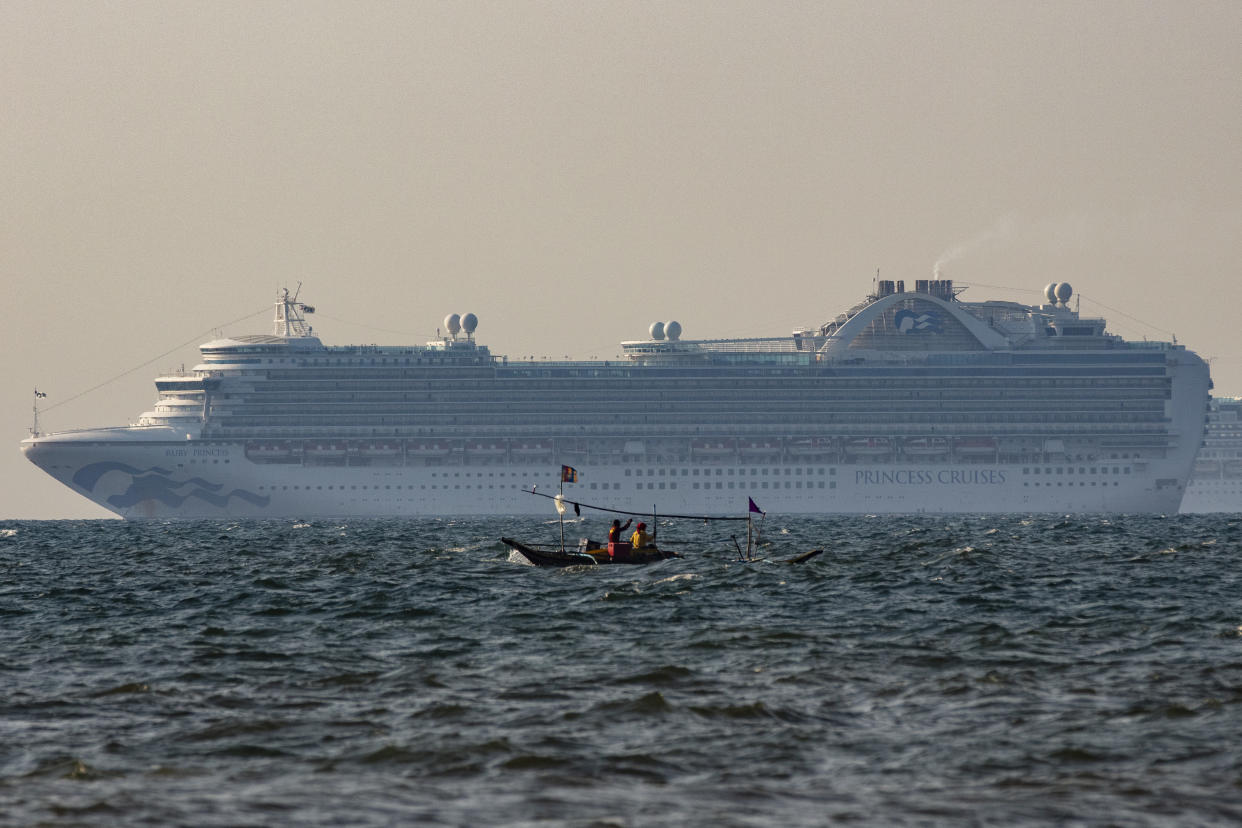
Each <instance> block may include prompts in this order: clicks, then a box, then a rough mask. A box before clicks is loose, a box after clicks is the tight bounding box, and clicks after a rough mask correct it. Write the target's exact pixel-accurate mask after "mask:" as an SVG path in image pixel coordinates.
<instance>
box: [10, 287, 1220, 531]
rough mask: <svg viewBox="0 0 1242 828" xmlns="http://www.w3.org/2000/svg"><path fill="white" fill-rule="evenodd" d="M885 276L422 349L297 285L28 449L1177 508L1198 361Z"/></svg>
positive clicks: (487, 483)
mask: <svg viewBox="0 0 1242 828" xmlns="http://www.w3.org/2000/svg"><path fill="white" fill-rule="evenodd" d="M959 293H960V291H959V290H957V289H955V288H954V286H953V284H952V282H951V281H948V280H919V281H917V282H915V283H914V289H913V290H910V291H907V290H906V289H905V285H904V283H902V282H892V281H878V282H877V283H876V289H875V290H874V291H873V292H872V293H871V295H869V296H868V297H866V299H865V301H863V302H861V303H860V304H858V305H857V306H855V307H853V308H851V309H850V310H849V311H847V312H846V313H843V314H841V315H839V316H837V317H835V318H834V319H833V320H831V321H829V322H827V323H825V324H823V325H822V326H819V327H815V328H806V329H801V330H798V331H795V332H793V334H792V335H790V336H785V337H774V338H755V339H727V340H721V339H716V340H712V339H702V340H693V339H685V338H683V336H682V330H681V326H680V325H679V324H678V323H676V322H668V323H656V324H654V325H652V326H651V329H650V331H649V336H648V337H647V338H645V339H641V340H635V341H630V342H624V343H622V352H623V358H622V359H619V360H608V361H598V360H595V361H570V360H566V361H537V362H535V361H521V362H519V361H512V360H509V359H507V358H504V357H498V356H494V355H493V354H492V353H491V352H490V351H489V349H488V348H487V347H486V346H484V345H481V344H479V343H478V342H477V341H476V339H475V332H476V329H477V325H478V320H477V318H475V316H474V315H473V314H466V315H465V316H464V317H459V316H458V315H456V314H453V315H451V316H450V317H449V318H447V319H446V320H445V327H446V329H447V333H446V334H445V335H443V336H439V337H438V338H437V339H435V340H433V341H431V342H428V343H427V344H425V345H421V346H325V345H324V344H323V343H322V342H321V341H320V340H319V338H318V337H316V336H315V335H314V332H313V331H312V330H311V328H310V327H309V326H308V325H307V324H306V322H305V316H304V314H305V313H307V312H310V311H312V310H313V309H312V308H310V307H308V306H307V305H305V304H304V303H300V302H298V301H297V297H296V296H291V295H290V294H289V293H288V291H285V292H283V293H282V295H281V296H280V298H279V299H278V301H277V303H276V324H275V328H274V331H273V333H272V334H271V335H258V336H237V337H230V338H226V339H219V340H215V341H212V342H208V343H205V344H204V345H202V346H201V348H200V350H201V354H202V361H201V362H200V364H198V365H197V366H195V367H194V369H193V370H192V371H190V372H184V373H179V374H174V375H168V376H163V377H159V378H158V379H157V380H156V387H157V390H158V394H159V397H158V400H157V403H156V405H155V407H154V408H153V410H151V411H148V412H146V413H144V414H143V415H142V416H141V417H140V418H139V420H138V422H137V423H136V424H135V425H132V426H128V427H124V428H111V429H91V430H85V431H74V432H62V433H57V434H48V435H37V436H32V437H31V438H30V439H27V440H25V441H24V442H23V444H22V450H23V451H24V452H25V453H26V455H27V457H28V458H29V459H30V460H31V461H32V462H34V463H35V464H36V465H38V466H40V467H41V468H43V469H44V470H45V471H47V472H48V473H49V474H51V475H53V476H54V477H56V478H57V479H59V480H61V481H62V482H64V483H65V484H66V485H68V486H70V487H71V488H73V489H74V490H75V491H78V492H80V493H81V494H83V495H85V496H86V497H89V498H90V499H92V500H94V501H95V502H97V503H100V504H101V505H103V506H105V507H106V508H108V509H111V510H112V511H114V512H116V513H118V514H120V515H123V516H125V517H131V518H138V517H159V518H165V517H213V516H222V517H223V516H230V517H232V516H258V517H262V516H272V517H278V516H298V517H313V516H360V515H376V516H381V515H451V514H516V513H525V512H532V511H534V512H538V511H541V510H542V509H544V508H546V506H545V504H543V503H541V502H539V501H540V499H539V498H532V497H529V496H528V495H527V494H526V492H527V491H528V490H529V489H530V488H531V486H532V485H540V486H543V487H544V488H545V490H546V489H547V488H549V487H554V486H555V481H556V480H557V478H558V474H559V470H560V466H561V465H568V466H572V467H574V468H576V469H577V470H578V473H579V483H578V484H577V488H576V489H575V490H574V491H575V494H576V495H577V496H578V497H580V498H581V499H583V500H586V501H591V500H595V501H603V502H605V503H607V504H611V505H614V506H615V507H616V508H634V509H648V508H651V507H652V505H653V504H657V505H658V506H659V508H660V510H661V511H668V512H681V513H686V512H695V513H722V512H726V513H727V512H736V511H738V508H739V506H738V504H739V503H741V504H742V505H743V506H744V505H745V504H746V499H747V497H752V498H754V499H755V500H756V501H757V502H759V503H761V504H763V506H764V508H765V509H767V510H770V511H777V512H784V513H812V514H815V513H838V512H863V513H881V512H920V511H938V512H962V511H964V512H1048V511H1054V512H1175V511H1177V508H1178V505H1179V503H1180V501H1181V499H1182V495H1183V491H1184V487H1185V484H1186V481H1187V478H1188V477H1189V475H1190V472H1191V467H1192V464H1193V462H1194V456H1195V452H1196V450H1197V449H1198V447H1199V443H1200V441H1201V439H1202V434H1203V428H1204V411H1205V407H1206V404H1207V399H1208V396H1207V395H1208V388H1209V378H1208V368H1207V365H1206V363H1205V362H1204V361H1203V360H1201V359H1200V358H1199V357H1198V356H1196V355H1195V354H1194V353H1193V352H1191V351H1188V350H1186V349H1185V348H1184V347H1183V346H1181V345H1177V344H1174V343H1165V342H1129V341H1125V340H1123V339H1122V338H1120V337H1118V336H1116V335H1113V334H1110V333H1108V332H1107V331H1106V326H1105V322H1104V320H1102V319H1095V318H1088V317H1083V316H1081V315H1080V314H1079V313H1078V312H1077V311H1076V310H1073V309H1071V308H1070V307H1069V305H1068V301H1069V299H1070V297H1071V295H1072V289H1071V288H1070V286H1069V285H1068V284H1065V283H1061V284H1055V285H1049V286H1048V288H1047V289H1046V292H1045V298H1046V300H1047V301H1046V302H1045V303H1043V304H1040V305H1034V306H1031V305H1025V304H1021V303H1016V302H1002V301H984V302H966V301H963V300H962V299H961V298H960V296H959Z"/></svg>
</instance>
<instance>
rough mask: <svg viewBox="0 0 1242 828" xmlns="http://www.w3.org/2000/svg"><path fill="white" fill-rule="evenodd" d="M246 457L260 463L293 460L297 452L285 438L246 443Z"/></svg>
mask: <svg viewBox="0 0 1242 828" xmlns="http://www.w3.org/2000/svg"><path fill="white" fill-rule="evenodd" d="M246 457H248V458H249V459H251V460H257V461H259V462H260V463H264V462H266V463H279V462H283V461H289V460H295V459H296V457H297V454H296V452H295V451H294V447H293V444H291V443H289V442H288V441H287V440H268V441H252V442H249V443H246Z"/></svg>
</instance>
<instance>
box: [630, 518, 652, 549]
mask: <svg viewBox="0 0 1242 828" xmlns="http://www.w3.org/2000/svg"><path fill="white" fill-rule="evenodd" d="M630 543H631V544H632V545H633V547H634V548H635V549H646V548H648V547H649V546H651V535H648V534H647V524H645V523H640V524H638V526H637V527H635V529H634V534H632V535H630Z"/></svg>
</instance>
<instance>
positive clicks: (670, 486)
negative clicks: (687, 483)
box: [668, 481, 677, 489]
mask: <svg viewBox="0 0 1242 828" xmlns="http://www.w3.org/2000/svg"><path fill="white" fill-rule="evenodd" d="M668 487H669V488H670V489H676V488H677V483H676V481H674V482H672V483H669V484H668Z"/></svg>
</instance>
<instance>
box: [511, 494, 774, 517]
mask: <svg viewBox="0 0 1242 828" xmlns="http://www.w3.org/2000/svg"><path fill="white" fill-rule="evenodd" d="M527 494H533V495H535V496H537V497H546V498H548V499H549V500H559V501H561V502H562V503H567V504H569V505H571V506H575V507H579V508H582V509H594V510H595V511H597V512H609V513H611V514H614V515H634V516H635V517H646V516H647V513H646V512H629V511H626V510H625V509H609V508H608V507H606V506H593V505H591V504H590V503H583V502H581V501H578V500H566V499H565V498H563V497H561V496H560V495H550V494H544V493H543V492H537V491H535V490H534V489H533V488H532V489H531V490H530V491H528V492H527ZM664 517H665V518H667V519H670V520H702V521H709V520H750V518H749V517H734V516H732V515H665V516H664Z"/></svg>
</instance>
